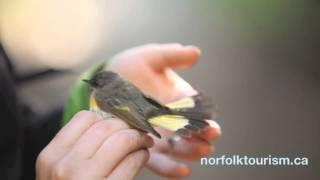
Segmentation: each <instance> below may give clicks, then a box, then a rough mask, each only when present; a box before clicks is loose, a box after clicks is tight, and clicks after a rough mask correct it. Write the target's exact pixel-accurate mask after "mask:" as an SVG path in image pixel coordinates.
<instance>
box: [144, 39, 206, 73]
mask: <svg viewBox="0 0 320 180" xmlns="http://www.w3.org/2000/svg"><path fill="white" fill-rule="evenodd" d="M147 47H148V46H147ZM150 52H152V53H150V56H152V57H150V59H151V60H150V64H151V66H152V67H153V68H154V69H156V70H159V71H162V70H164V69H166V68H173V69H185V68H188V67H190V66H191V65H193V64H195V63H196V62H197V61H198V59H199V57H200V54H201V52H200V49H199V48H197V47H194V46H182V45H180V44H163V45H158V46H154V47H153V49H152V48H150Z"/></svg>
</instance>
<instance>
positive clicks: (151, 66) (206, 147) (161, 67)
mask: <svg viewBox="0 0 320 180" xmlns="http://www.w3.org/2000/svg"><path fill="white" fill-rule="evenodd" d="M199 56H200V50H199V49H198V48H197V47H194V46H182V45H180V44H163V45H162V44H158V45H157V44H151V45H145V46H141V47H136V48H133V49H130V50H127V51H125V52H123V53H120V54H119V55H117V56H115V57H114V58H113V59H112V61H111V62H110V64H109V66H108V67H107V68H108V69H109V70H112V71H115V72H117V73H119V74H120V75H121V76H122V77H123V78H125V79H127V80H129V81H131V82H132V83H133V84H135V85H136V86H137V87H139V88H140V89H141V90H142V91H143V92H144V93H145V94H148V95H150V96H152V97H154V98H155V99H157V100H159V101H160V102H162V103H167V102H170V101H174V100H177V99H179V98H182V97H185V96H191V95H194V94H196V93H197V91H196V90H194V89H193V88H192V87H191V86H190V85H189V84H188V83H187V82H186V81H185V80H183V79H182V78H181V77H179V76H178V75H177V74H176V73H175V72H174V71H173V70H174V69H186V68H189V67H191V66H192V65H193V64H195V63H196V62H197V61H198V59H199ZM210 122H211V124H210V125H211V126H210V127H208V128H206V129H204V130H202V131H201V132H200V133H198V134H195V135H194V136H193V138H192V139H190V140H185V139H181V140H180V141H178V142H177V143H176V144H175V145H174V146H171V145H170V144H168V141H167V140H166V139H161V140H160V139H158V138H155V137H154V142H155V145H154V147H152V148H151V149H150V159H149V161H148V167H149V168H150V169H151V170H153V171H154V172H156V173H157V174H159V175H162V176H165V177H170V178H180V177H184V176H188V175H189V174H190V173H191V169H190V167H188V166H187V165H186V164H184V163H180V162H178V161H177V160H176V158H178V159H183V160H197V159H199V158H200V157H202V156H206V155H208V154H210V153H211V152H212V150H213V147H212V146H211V144H210V141H214V140H216V139H217V138H218V137H219V136H220V134H221V130H220V127H219V125H218V124H217V123H216V122H214V121H210ZM157 130H158V131H160V132H161V134H162V135H164V136H165V137H172V136H174V134H173V133H172V132H169V131H165V130H164V129H161V128H158V129H157Z"/></svg>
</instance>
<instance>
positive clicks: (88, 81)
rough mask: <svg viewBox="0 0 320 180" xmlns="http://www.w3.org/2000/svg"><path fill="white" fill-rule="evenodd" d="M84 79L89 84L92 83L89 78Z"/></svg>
mask: <svg viewBox="0 0 320 180" xmlns="http://www.w3.org/2000/svg"><path fill="white" fill-rule="evenodd" d="M82 81H83V82H85V83H87V84H91V82H90V80H88V79H82Z"/></svg>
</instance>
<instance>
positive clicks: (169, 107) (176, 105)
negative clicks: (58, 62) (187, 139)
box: [83, 71, 213, 138]
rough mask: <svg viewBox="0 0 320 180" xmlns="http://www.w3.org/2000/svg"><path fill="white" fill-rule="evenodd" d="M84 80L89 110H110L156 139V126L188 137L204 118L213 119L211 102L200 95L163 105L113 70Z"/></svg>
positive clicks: (196, 129) (197, 129)
mask: <svg viewBox="0 0 320 180" xmlns="http://www.w3.org/2000/svg"><path fill="white" fill-rule="evenodd" d="M83 81H85V82H87V83H88V84H89V85H90V87H91V88H92V90H93V92H92V95H91V98H90V108H91V109H94V110H96V111H102V112H105V113H109V114H111V115H113V116H115V117H117V118H119V119H121V120H124V121H125V122H127V123H128V124H129V125H131V126H133V127H134V128H137V129H139V130H141V131H144V132H149V133H151V134H153V135H155V136H156V137H158V138H161V136H160V134H159V133H158V132H157V131H156V130H155V129H154V128H153V127H155V126H160V127H163V128H166V129H169V130H171V131H175V132H177V134H179V135H181V136H190V135H192V133H194V132H198V131H199V130H200V129H202V128H204V127H206V126H208V122H207V121H206V120H210V119H212V112H213V105H212V103H211V100H210V98H207V97H204V96H203V95H202V94H197V95H195V96H191V97H186V98H182V99H180V100H178V101H175V102H172V103H169V104H166V105H163V104H161V103H159V102H158V101H156V100H154V99H153V98H151V97H149V96H147V95H145V94H143V93H142V91H140V90H139V89H138V88H137V87H136V86H134V85H133V84H132V83H130V82H128V81H126V80H124V79H123V78H121V77H120V76H119V75H118V74H116V73H114V72H112V71H101V72H99V73H97V74H96V75H95V76H94V77H93V78H92V79H90V80H83Z"/></svg>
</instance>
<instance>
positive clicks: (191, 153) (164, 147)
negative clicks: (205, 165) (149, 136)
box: [154, 138, 213, 160]
mask: <svg viewBox="0 0 320 180" xmlns="http://www.w3.org/2000/svg"><path fill="white" fill-rule="evenodd" d="M154 143H155V146H154V149H155V150H157V151H159V152H162V153H165V154H170V155H173V156H175V157H177V158H180V159H184V160H198V159H199V158H201V157H203V156H207V155H209V154H210V153H211V152H212V151H213V146H212V145H211V144H210V143H208V142H207V141H205V140H203V139H200V138H192V139H189V140H185V139H183V138H182V139H180V140H179V141H176V142H175V143H174V145H172V144H169V143H168V140H160V139H154Z"/></svg>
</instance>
